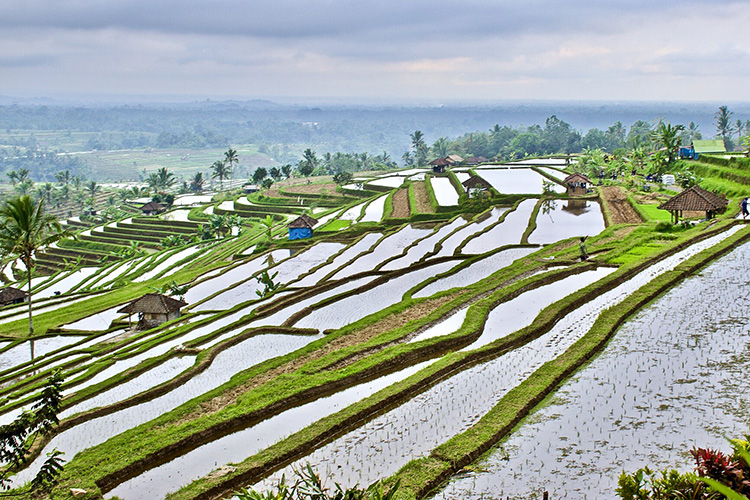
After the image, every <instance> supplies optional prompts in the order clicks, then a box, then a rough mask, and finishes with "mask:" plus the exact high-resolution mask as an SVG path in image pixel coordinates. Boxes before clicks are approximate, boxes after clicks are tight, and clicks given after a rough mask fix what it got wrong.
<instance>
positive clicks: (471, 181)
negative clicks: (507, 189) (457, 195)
mask: <svg viewBox="0 0 750 500" xmlns="http://www.w3.org/2000/svg"><path fill="white" fill-rule="evenodd" d="M461 185H463V187H464V189H466V192H467V193H469V196H477V195H479V194H480V193H484V192H487V191H489V190H490V189H492V184H490V183H489V182H487V181H486V180H485V179H482V178H481V177H479V176H478V175H472V176H471V177H469V178H468V179H466V180H465V181H463V182H462V183H461Z"/></svg>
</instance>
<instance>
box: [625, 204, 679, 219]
mask: <svg viewBox="0 0 750 500" xmlns="http://www.w3.org/2000/svg"><path fill="white" fill-rule="evenodd" d="M633 206H634V207H635V210H636V211H637V212H638V214H639V215H640V216H641V217H643V219H644V220H645V221H647V222H662V221H664V222H669V221H670V220H671V218H672V214H671V213H670V212H669V211H668V210H660V209H659V208H658V207H659V205H654V204H647V203H633Z"/></svg>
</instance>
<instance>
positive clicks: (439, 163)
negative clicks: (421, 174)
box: [430, 158, 451, 174]
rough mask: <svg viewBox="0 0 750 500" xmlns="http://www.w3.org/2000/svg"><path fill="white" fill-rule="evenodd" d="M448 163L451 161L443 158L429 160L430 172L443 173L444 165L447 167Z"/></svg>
mask: <svg viewBox="0 0 750 500" xmlns="http://www.w3.org/2000/svg"><path fill="white" fill-rule="evenodd" d="M450 164H451V163H450V162H449V161H448V160H446V159H445V158H437V159H435V160H432V161H431V162H430V165H432V172H433V173H435V174H444V173H445V167H447V166H448V165H450Z"/></svg>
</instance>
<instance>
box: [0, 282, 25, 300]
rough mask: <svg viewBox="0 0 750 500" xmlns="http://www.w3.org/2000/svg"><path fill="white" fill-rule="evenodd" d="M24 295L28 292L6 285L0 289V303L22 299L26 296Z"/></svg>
mask: <svg viewBox="0 0 750 500" xmlns="http://www.w3.org/2000/svg"><path fill="white" fill-rule="evenodd" d="M26 295H28V294H27V293H26V292H24V291H23V290H20V289H18V288H16V287H13V286H6V287H5V288H3V289H2V290H0V303H2V302H11V301H14V300H18V299H23V298H25V297H26Z"/></svg>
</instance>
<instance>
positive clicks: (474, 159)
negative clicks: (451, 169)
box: [464, 156, 490, 165]
mask: <svg viewBox="0 0 750 500" xmlns="http://www.w3.org/2000/svg"><path fill="white" fill-rule="evenodd" d="M488 161H490V160H488V159H487V158H485V157H484V156H469V157H468V158H466V159H465V160H464V165H479V164H480V163H487V162H488Z"/></svg>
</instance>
